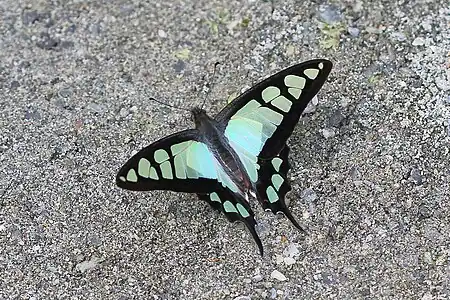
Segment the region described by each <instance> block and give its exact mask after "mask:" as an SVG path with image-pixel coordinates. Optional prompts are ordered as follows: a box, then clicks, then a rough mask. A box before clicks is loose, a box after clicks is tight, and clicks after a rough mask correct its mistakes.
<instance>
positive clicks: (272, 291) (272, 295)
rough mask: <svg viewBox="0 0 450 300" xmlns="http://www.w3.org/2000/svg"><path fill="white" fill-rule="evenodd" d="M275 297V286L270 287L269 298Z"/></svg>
mask: <svg viewBox="0 0 450 300" xmlns="http://www.w3.org/2000/svg"><path fill="white" fill-rule="evenodd" d="M275 298H277V290H276V289H275V288H271V289H270V299H275Z"/></svg>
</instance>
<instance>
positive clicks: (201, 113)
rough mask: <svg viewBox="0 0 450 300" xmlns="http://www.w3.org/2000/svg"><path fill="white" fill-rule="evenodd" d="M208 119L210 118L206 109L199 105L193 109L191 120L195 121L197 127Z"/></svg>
mask: <svg viewBox="0 0 450 300" xmlns="http://www.w3.org/2000/svg"><path fill="white" fill-rule="evenodd" d="M206 119H209V117H208V115H207V114H206V111H205V110H204V109H202V108H199V107H194V108H193V109H192V110H191V120H192V121H193V122H194V123H195V127H197V128H199V127H200V126H201V124H203V123H204V122H205V121H206Z"/></svg>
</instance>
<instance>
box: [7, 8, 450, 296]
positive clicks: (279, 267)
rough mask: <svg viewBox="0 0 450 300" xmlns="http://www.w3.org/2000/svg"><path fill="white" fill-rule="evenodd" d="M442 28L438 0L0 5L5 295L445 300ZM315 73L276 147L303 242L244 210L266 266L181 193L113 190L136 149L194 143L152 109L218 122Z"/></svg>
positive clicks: (445, 49)
mask: <svg viewBox="0 0 450 300" xmlns="http://www.w3.org/2000/svg"><path fill="white" fill-rule="evenodd" d="M449 15H450V8H449V5H448V2H447V1H445V0H439V1H429V0H415V1H403V0H394V1H382V0H376V1H358V0H355V1H351V0H337V1H329V2H326V1H314V2H312V1H257V0H248V1H223V2H222V1H203V0H202V1H178V0H177V1H169V2H162V1H156V0H154V1H148V2H145V1H124V0H114V1H78V0H72V1H43V0H39V1H22V0H18V1H10V0H1V1H0V32H1V39H0V89H1V93H0V127H1V130H0V298H1V299H239V300H248V299H328V298H334V299H423V300H428V299H449V298H450V278H449V277H450V275H449V274H450V265H449V254H450V237H449V232H450V213H449V211H450V203H449V198H450V197H449V196H450V186H449V181H450V166H449V161H450V153H449V142H450V95H449V92H450V84H449V81H450V71H449V67H450V61H449V53H450V52H449V51H450V32H449V23H450V17H449ZM320 57H322V58H327V59H330V60H332V61H333V62H334V64H335V67H334V70H333V72H332V74H331V76H330V78H329V81H328V82H327V83H326V84H325V86H324V88H323V89H322V91H321V92H320V93H319V95H318V97H319V103H318V105H317V106H316V107H315V108H313V109H312V110H311V111H310V112H309V113H308V114H307V115H306V116H305V117H304V118H303V119H302V121H301V122H300V124H299V125H298V127H297V128H296V130H295V131H294V134H293V136H292V137H291V140H290V145H291V148H292V149H291V150H292V151H291V160H292V164H293V168H292V171H291V173H290V176H291V180H292V185H293V191H292V192H291V193H290V194H289V195H288V198H289V200H290V208H291V210H292V211H293V213H294V215H296V216H297V217H298V219H299V220H300V221H301V222H302V223H303V224H305V225H307V226H308V227H309V236H307V237H305V236H303V235H302V234H301V233H300V232H298V231H297V230H296V229H295V228H294V227H293V226H292V225H291V224H290V223H289V221H288V220H286V219H285V218H283V217H274V216H273V215H272V214H270V213H265V212H263V211H262V210H261V209H259V210H257V211H256V213H257V215H258V217H259V223H260V225H259V227H258V230H259V232H260V235H261V238H262V241H263V244H264V247H265V250H266V255H265V256H264V257H263V258H261V257H260V256H259V254H258V251H257V248H256V246H255V244H254V243H253V241H252V239H251V236H250V235H249V234H248V233H247V231H246V230H245V228H244V227H243V226H242V224H230V223H228V222H227V221H226V220H225V218H224V217H223V216H222V215H220V214H218V213H216V212H214V211H213V210H212V209H210V208H209V207H208V205H207V204H206V203H203V202H200V201H198V200H196V199H195V197H194V196H192V195H187V194H178V193H172V192H160V191H157V192H148V193H133V192H129V191H123V190H120V189H118V188H117V187H116V186H115V183H114V176H115V173H116V172H117V170H118V168H119V167H120V166H121V165H122V164H123V163H124V162H125V161H126V160H127V158H129V157H130V155H132V154H133V153H134V152H135V151H137V150H139V149H140V148H141V147H144V146H145V145H147V144H149V143H150V142H152V141H155V140H156V139H158V138H160V137H162V136H164V135H166V134H169V133H172V132H175V131H177V130H181V129H184V128H187V127H188V126H191V124H190V121H189V117H188V114H187V113H184V112H183V111H179V110H174V109H171V108H168V107H162V106H160V105H158V104H157V103H156V102H154V101H149V99H148V98H149V97H152V96H153V97H156V98H158V99H159V100H161V101H166V102H167V103H171V104H174V105H178V106H182V107H191V106H194V105H199V104H201V103H202V102H203V100H204V99H205V97H207V98H206V104H205V107H206V108H207V109H208V111H209V112H210V113H211V114H214V113H215V112H218V111H219V110H220V109H221V108H222V107H223V106H224V105H226V103H227V99H228V98H229V97H232V96H233V95H236V93H239V92H240V91H241V90H243V89H246V88H248V87H250V86H252V85H253V84H255V83H256V82H257V81H258V80H260V79H262V78H264V77H265V76H268V75H270V74H273V73H274V72H276V71H278V70H281V69H282V68H284V67H287V66H289V65H292V64H295V63H298V62H301V61H304V60H307V59H311V58H320ZM216 62H220V63H221V64H220V65H219V68H218V70H217V72H216V75H215V76H212V70H213V66H214V64H215V63H216ZM211 82H215V83H214V84H212V85H211V84H210V83H211ZM209 88H211V92H210V94H209V95H207V96H205V94H206V93H205V91H207V90H208V89H209Z"/></svg>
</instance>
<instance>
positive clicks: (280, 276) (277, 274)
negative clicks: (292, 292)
mask: <svg viewBox="0 0 450 300" xmlns="http://www.w3.org/2000/svg"><path fill="white" fill-rule="evenodd" d="M270 277H271V278H273V279H276V280H278V281H286V280H287V278H286V276H284V275H283V274H282V273H281V272H280V271H277V270H274V271H273V272H272V273H271V274H270Z"/></svg>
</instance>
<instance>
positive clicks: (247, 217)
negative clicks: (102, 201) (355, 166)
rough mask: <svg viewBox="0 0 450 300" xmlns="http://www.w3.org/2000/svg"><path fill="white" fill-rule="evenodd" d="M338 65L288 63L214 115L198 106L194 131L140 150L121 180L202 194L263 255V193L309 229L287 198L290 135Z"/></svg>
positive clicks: (139, 187) (269, 206) (124, 184)
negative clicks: (254, 205) (253, 202)
mask: <svg viewBox="0 0 450 300" xmlns="http://www.w3.org/2000/svg"><path fill="white" fill-rule="evenodd" d="M331 68H332V63H331V62H330V61H328V60H325V59H315V60H310V61H306V62H303V63H300V64H297V65H294V66H292V67H290V68H287V69H285V70H283V71H281V72H279V73H277V74H275V75H273V76H271V77H269V78H267V79H265V80H264V81H262V82H260V83H258V84H257V85H255V86H254V87H252V88H251V89H249V90H248V91H246V92H245V93H243V94H241V95H240V96H239V97H237V98H236V99H234V100H233V101H232V102H231V103H230V104H228V105H227V106H226V107H225V108H224V109H222V111H221V112H219V113H218V114H217V115H216V116H215V118H211V117H210V116H208V115H207V114H206V112H205V111H204V110H203V109H201V108H194V109H192V111H191V112H192V119H193V121H194V123H195V129H188V130H184V131H180V132H177V133H174V134H172V135H169V136H167V137H165V138H163V139H161V140H159V141H156V142H154V143H153V144H151V145H149V146H147V147H146V148H144V149H142V150H141V151H139V152H138V153H137V154H136V155H134V156H133V157H132V158H130V159H129V160H128V161H127V162H126V163H125V165H124V166H123V167H122V168H121V169H120V171H119V172H118V174H117V177H116V183H117V185H118V186H119V187H121V188H124V189H128V190H134V191H150V190H171V191H176V192H186V193H196V194H197V195H198V197H199V198H200V199H202V200H205V201H206V202H208V203H209V204H210V205H211V206H212V207H213V208H215V209H218V210H220V211H222V212H223V213H224V214H225V216H226V217H227V218H228V220H229V221H232V222H234V221H241V222H243V223H244V224H245V225H246V227H247V228H248V229H249V231H250V233H251V234H252V236H253V238H254V240H255V242H256V244H257V245H258V248H259V251H260V253H261V255H263V246H262V243H261V240H260V238H259V237H258V234H257V233H256V230H255V226H256V221H255V214H254V212H253V211H252V209H251V207H250V204H249V201H250V199H257V200H258V201H259V203H260V204H261V205H262V206H263V208H264V209H265V210H271V211H272V212H273V213H283V214H284V215H285V216H286V217H287V218H288V219H289V220H290V221H291V222H292V223H293V224H294V226H295V227H297V228H298V229H300V230H302V231H304V230H303V229H302V227H301V226H300V225H299V224H298V223H297V221H296V220H295V219H294V217H293V216H292V214H291V212H290V211H289V209H288V208H287V207H286V204H285V200H284V199H285V195H286V193H287V192H289V191H290V190H291V186H290V184H289V181H288V178H287V172H288V171H289V168H290V164H289V159H288V154H289V147H288V146H287V145H286V141H287V139H288V138H289V136H290V135H291V134H292V131H293V129H294V127H295V125H296V124H297V123H298V120H299V118H300V116H301V114H302V112H303V111H304V109H305V108H306V106H307V105H308V103H309V101H310V100H311V99H312V98H313V97H314V96H315V95H316V93H317V92H318V91H319V89H320V88H321V87H322V85H323V84H324V83H325V81H326V79H327V77H328V74H329V73H330V71H331Z"/></svg>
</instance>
